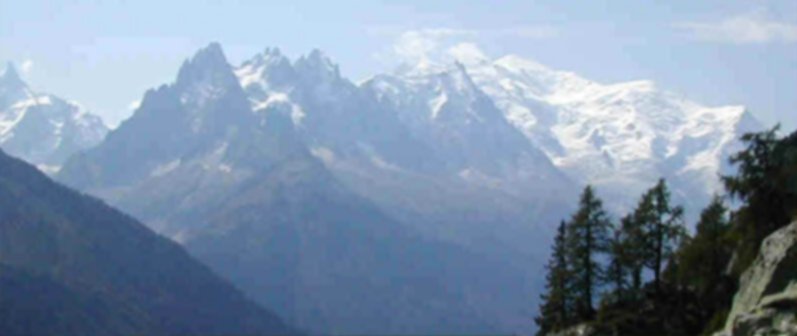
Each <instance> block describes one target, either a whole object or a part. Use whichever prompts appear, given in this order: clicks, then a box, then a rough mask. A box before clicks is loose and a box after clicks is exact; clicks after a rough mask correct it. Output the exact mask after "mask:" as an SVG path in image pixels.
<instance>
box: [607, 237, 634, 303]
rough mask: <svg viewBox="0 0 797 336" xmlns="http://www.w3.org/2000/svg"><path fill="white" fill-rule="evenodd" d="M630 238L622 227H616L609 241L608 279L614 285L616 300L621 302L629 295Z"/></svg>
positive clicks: (614, 298) (613, 290)
mask: <svg viewBox="0 0 797 336" xmlns="http://www.w3.org/2000/svg"><path fill="white" fill-rule="evenodd" d="M628 243H629V242H628V240H627V238H626V237H625V235H624V232H623V230H622V227H618V228H615V229H614V234H613V235H612V239H611V241H610V242H609V264H608V265H607V267H606V280H607V281H608V282H609V284H610V285H611V286H612V293H613V295H612V296H613V297H612V298H611V299H613V301H614V302H620V301H622V300H623V299H625V298H626V297H627V293H628V274H629V270H630V268H629V264H630V262H629V256H628V248H627V247H628V246H629V244H628Z"/></svg>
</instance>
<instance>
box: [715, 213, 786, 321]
mask: <svg viewBox="0 0 797 336" xmlns="http://www.w3.org/2000/svg"><path fill="white" fill-rule="evenodd" d="M715 335H716V336H731V335H732V336H741V335H797V222H793V223H791V224H790V225H788V226H786V227H784V228H782V229H780V230H778V231H776V232H775V233H773V234H772V235H770V236H769V237H767V239H765V240H764V243H763V244H762V245H761V250H760V251H759V254H758V258H757V259H756V260H755V262H754V263H753V265H752V266H751V267H750V268H749V269H748V270H747V271H745V272H744V274H743V275H742V277H741V279H740V281H739V291H738V292H737V293H736V296H735V297H734V299H733V308H732V309H731V312H730V314H729V315H728V320H727V321H726V324H725V329H724V330H723V331H722V332H719V333H717V334H715Z"/></svg>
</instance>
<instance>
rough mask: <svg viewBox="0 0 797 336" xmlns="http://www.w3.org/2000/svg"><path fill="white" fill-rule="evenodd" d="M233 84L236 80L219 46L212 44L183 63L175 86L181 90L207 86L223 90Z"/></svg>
mask: <svg viewBox="0 0 797 336" xmlns="http://www.w3.org/2000/svg"><path fill="white" fill-rule="evenodd" d="M235 83H237V80H236V78H235V75H234V74H233V72H232V68H231V67H230V64H229V63H228V62H227V58H226V57H225V56H224V51H222V49H221V45H220V44H219V43H217V42H213V43H211V44H209V45H208V46H207V47H205V48H202V49H200V50H199V51H197V52H196V54H194V56H193V57H191V58H190V59H188V60H186V61H185V62H183V65H182V66H181V67H180V71H179V73H178V75H177V83H176V84H177V86H178V87H182V88H188V87H192V86H209V85H210V86H214V87H218V88H224V87H228V86H230V85H235Z"/></svg>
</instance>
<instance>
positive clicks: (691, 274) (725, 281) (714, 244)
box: [677, 196, 734, 314]
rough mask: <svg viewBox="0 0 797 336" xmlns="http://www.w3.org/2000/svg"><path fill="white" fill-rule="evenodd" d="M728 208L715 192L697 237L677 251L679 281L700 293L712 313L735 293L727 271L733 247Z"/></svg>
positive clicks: (701, 220) (705, 210)
mask: <svg viewBox="0 0 797 336" xmlns="http://www.w3.org/2000/svg"><path fill="white" fill-rule="evenodd" d="M727 212H728V209H727V208H726V207H725V205H724V204H723V202H722V199H721V198H720V197H719V196H715V197H714V199H713V200H712V201H711V203H710V204H709V205H708V206H707V207H706V208H705V209H704V210H703V212H702V213H701V214H700V221H699V222H698V223H697V228H696V229H697V230H696V233H695V236H694V238H692V239H691V240H689V241H688V242H687V243H686V244H684V246H683V247H682V248H681V249H680V250H679V251H678V264H679V267H678V271H677V281H678V282H679V283H680V284H682V285H684V286H685V287H686V288H688V289H689V290H691V291H693V292H694V293H695V295H697V297H698V298H699V299H700V300H701V301H702V303H703V304H704V305H706V307H707V308H708V309H709V310H710V311H709V312H708V313H709V314H713V313H714V311H716V310H717V309H718V308H719V307H720V306H721V305H722V304H724V303H725V302H730V300H729V299H730V297H731V296H733V288H732V287H733V286H732V284H731V283H732V279H731V278H730V277H729V276H728V275H726V274H725V269H726V268H727V265H728V262H729V261H730V259H731V255H732V254H733V249H734V243H733V241H732V240H731V239H730V237H729V235H728V232H729V231H730V223H729V221H728V218H727Z"/></svg>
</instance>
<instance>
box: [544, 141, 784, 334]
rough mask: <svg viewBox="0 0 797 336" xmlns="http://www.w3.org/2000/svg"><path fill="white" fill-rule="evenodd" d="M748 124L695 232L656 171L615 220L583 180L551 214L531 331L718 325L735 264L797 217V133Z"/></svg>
mask: <svg viewBox="0 0 797 336" xmlns="http://www.w3.org/2000/svg"><path fill="white" fill-rule="evenodd" d="M778 129H779V128H778V127H777V126H776V127H774V128H773V129H770V130H767V131H764V132H759V133H748V134H745V135H744V136H743V137H742V141H743V143H744V146H745V147H744V148H743V149H742V150H741V151H739V152H738V153H736V154H734V155H732V156H731V157H730V158H729V161H730V163H731V164H732V165H733V166H734V168H735V170H736V171H735V173H734V174H731V175H728V176H720V177H719V178H720V179H721V180H722V182H723V185H724V187H725V194H722V195H717V196H715V197H714V199H713V200H712V202H711V203H710V204H709V205H708V206H707V207H706V208H705V209H703V210H702V213H701V215H700V219H699V221H698V222H697V223H695V226H694V228H695V230H694V233H692V234H690V233H689V232H688V230H687V223H685V222H684V219H683V212H684V208H683V207H684V206H688V205H678V204H673V201H672V199H671V195H670V191H669V189H668V186H667V182H666V181H665V180H663V179H662V180H659V182H658V183H657V184H656V185H654V186H652V187H651V188H650V189H649V190H648V191H646V192H645V193H644V194H642V195H641V196H640V198H639V200H638V202H637V204H636V207H635V208H634V209H632V210H631V211H630V212H629V213H627V214H625V215H624V216H622V217H621V218H620V219H619V221H614V220H613V219H612V218H611V217H610V216H609V215H608V214H607V212H606V210H604V208H603V205H602V202H601V200H600V198H599V197H598V196H597V195H596V194H595V191H594V190H593V188H592V187H590V186H587V187H586V188H585V189H584V191H583V192H582V194H581V197H580V200H579V203H578V209H577V210H576V211H575V213H573V214H572V215H571V217H570V218H569V219H567V220H564V221H562V222H561V223H560V225H559V227H558V230H557V234H556V237H555V239H554V242H553V246H552V251H551V257H550V259H549V261H548V264H547V265H546V267H547V277H546V291H545V294H543V295H542V303H541V305H540V312H539V315H538V316H537V317H536V318H535V321H536V322H537V325H538V326H539V330H538V335H546V334H548V333H550V332H555V331H559V330H562V329H565V328H568V327H571V326H574V325H578V324H583V323H586V324H589V325H591V326H592V327H593V328H594V329H595V330H596V332H597V334H601V335H603V334H607V335H709V334H711V333H712V332H714V331H716V330H718V329H720V328H721V327H722V325H723V324H724V321H725V318H726V316H727V315H728V312H729V310H730V306H731V303H732V299H733V295H734V293H735V292H736V290H737V287H738V279H739V276H740V275H741V273H742V272H743V271H744V270H746V269H747V268H748V267H749V266H750V264H751V263H752V262H753V260H754V259H755V257H756V255H757V253H758V252H757V251H758V250H759V247H760V245H761V242H762V241H763V240H764V238H766V237H767V236H768V235H769V234H771V233H772V232H774V231H776V230H777V229H778V228H781V227H783V226H785V225H787V224H788V223H789V222H790V221H791V220H793V219H795V218H797V132H794V133H792V134H790V135H788V136H784V137H779V136H778Z"/></svg>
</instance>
